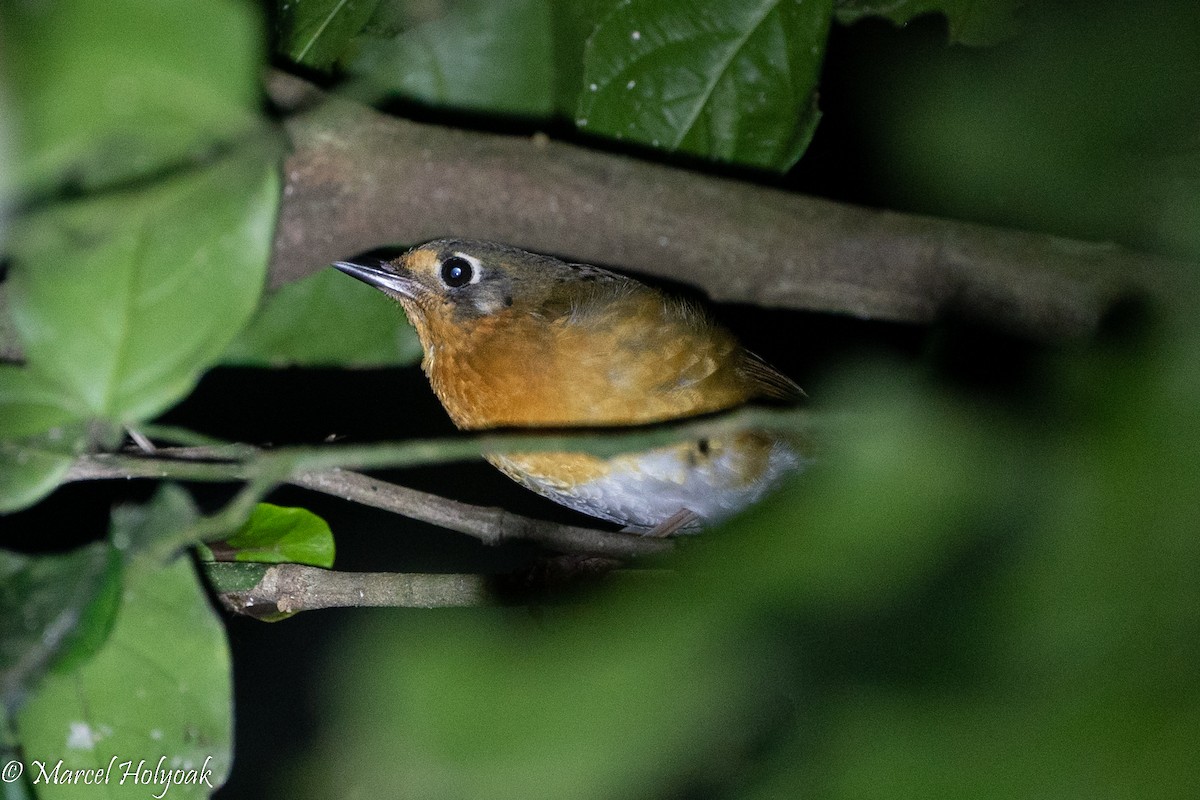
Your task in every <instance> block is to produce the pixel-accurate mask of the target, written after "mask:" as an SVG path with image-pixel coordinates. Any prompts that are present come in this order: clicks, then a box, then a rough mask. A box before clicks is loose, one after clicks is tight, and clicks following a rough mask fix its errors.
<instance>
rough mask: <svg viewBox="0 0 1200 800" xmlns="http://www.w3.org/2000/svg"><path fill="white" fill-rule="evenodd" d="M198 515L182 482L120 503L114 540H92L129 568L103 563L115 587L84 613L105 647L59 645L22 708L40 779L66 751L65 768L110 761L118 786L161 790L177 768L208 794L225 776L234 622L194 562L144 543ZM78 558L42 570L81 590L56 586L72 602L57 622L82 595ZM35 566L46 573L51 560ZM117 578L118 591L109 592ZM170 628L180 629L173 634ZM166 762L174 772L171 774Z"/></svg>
mask: <svg viewBox="0 0 1200 800" xmlns="http://www.w3.org/2000/svg"><path fill="white" fill-rule="evenodd" d="M194 515H195V510H194V509H193V508H192V507H191V503H190V501H189V500H188V498H187V495H186V493H184V492H183V490H181V489H179V488H177V487H165V488H164V490H163V491H162V492H160V494H159V495H158V497H157V498H156V500H155V501H154V502H153V503H151V504H149V505H147V506H146V507H133V508H117V509H115V510H114V511H113V520H112V530H111V535H110V542H109V543H108V544H107V545H97V546H94V547H93V548H91V550H92V551H97V550H98V551H100V553H101V556H100V563H101V564H104V563H105V560H106V557H105V554H106V555H107V558H108V559H109V560H112V559H116V560H117V561H118V562H119V563H120V564H121V567H120V571H119V572H117V573H115V574H114V573H113V572H112V571H111V570H109V571H107V572H106V573H104V574H105V575H106V577H107V580H105V581H104V582H103V583H102V584H101V589H103V590H104V591H100V592H97V595H96V600H94V601H92V602H93V604H100V605H102V606H105V609H104V611H103V612H99V613H92V614H90V615H88V614H83V615H81V617H80V621H79V622H77V623H76V626H77V628H78V633H77V634H76V635H77V636H83V637H86V638H88V639H91V640H92V645H93V647H94V652H92V653H90V654H89V655H90V657H88V658H78V657H77V658H74V659H70V660H67V659H65V658H63V657H60V658H59V659H58V660H57V661H56V662H55V663H54V668H53V669H52V670H51V671H49V672H46V673H45V674H43V675H40V676H36V677H38V678H39V680H38V682H37V684H36V691H35V692H34V693H33V694H32V696H31V697H30V698H29V700H28V701H27V702H25V703H24V704H23V705H21V707H20V710H19V712H18V713H17V715H16V726H17V730H19V731H20V735H21V741H22V744H23V747H24V752H25V757H26V761H27V763H28V765H29V766H28V769H29V771H30V773H29V776H28V777H29V779H30V780H34V781H35V782H36V781H37V778H38V777H40V775H37V774H35V770H36V769H37V767H36V764H37V763H38V762H41V763H43V764H45V765H46V768H47V770H48V771H49V772H52V771H53V769H54V767H55V765H56V764H57V763H58V761H59V760H60V759H61V760H62V762H63V766H62V770H64V771H65V770H95V769H106V768H107V769H109V770H110V772H109V773H108V780H107V782H106V784H105V790H104V791H105V793H106V794H107V795H108V796H120V797H145V796H146V795H147V794H149V793H151V792H152V793H154V794H159V793H161V792H163V791H164V790H165V786H164V782H165V781H168V780H173V781H175V782H176V783H177V784H181V785H174V784H173V785H171V786H170V792H171V795H172V796H175V797H207V796H208V795H209V793H210V789H211V788H215V787H218V786H220V785H221V783H222V782H223V781H224V780H225V776H226V774H227V773H228V771H229V765H230V762H231V757H232V753H231V746H232V742H233V718H232V706H231V702H230V692H231V686H230V669H229V649H228V646H227V645H226V643H225V634H224V630H223V629H222V626H221V624H220V622H219V621H218V619H217V617H216V615H215V614H214V613H213V611H212V609H211V608H210V607H209V605H208V603H207V601H206V599H205V596H204V588H203V586H202V585H201V584H200V582H199V580H198V576H197V574H196V571H195V569H194V568H193V567H192V565H191V563H189V562H188V561H187V559H179V558H176V559H173V560H172V561H171V562H170V563H168V564H162V563H159V562H158V561H157V560H155V559H153V558H152V557H150V556H149V555H148V554H147V550H146V549H145V546H146V545H147V544H149V543H151V542H153V541H154V540H155V539H157V538H159V537H160V536H162V535H163V534H164V533H167V532H170V531H172V530H175V529H178V528H181V527H182V526H184V525H186V524H187V522H188V519H189V517H192V516H194ZM85 554H86V553H85ZM85 554H80V555H85ZM71 560H74V559H70V558H69V559H66V560H63V559H60V560H59V561H58V563H57V564H56V567H57V568H58V569H59V572H60V574H59V575H58V576H57V580H55V581H53V583H50V582H48V581H46V576H43V587H42V588H43V590H44V591H48V592H56V591H62V589H63V588H64V587H66V588H68V589H69V591H70V593H67V592H63V593H62V594H59V595H58V596H57V597H55V598H54V599H55V600H56V601H57V603H58V605H60V606H65V607H64V608H63V609H62V610H61V611H59V612H58V614H57V616H56V619H55V622H61V621H63V620H64V619H65V617H64V614H65V613H66V612H68V611H70V610H71V604H75V603H78V601H79V593H78V591H77V590H75V589H74V587H72V583H73V582H74V581H73V580H72V579H73V577H74V576H73V575H72V574H71V572H69V571H68V569H69V568H70V566H71ZM93 560H94V559H93ZM37 561H39V562H44V561H45V557H43V558H42V559H38V560H37ZM30 569H32V570H37V571H40V572H43V573H44V572H45V571H46V564H45V563H35V564H34V565H32V566H31V567H30ZM47 584H49V585H47ZM114 585H116V586H119V590H118V592H117V594H118V596H119V599H117V598H114V597H112V596H111V594H109V593H108V589H109V587H114ZM112 606H116V607H115V608H112V609H111V610H109V608H110V607H112ZM114 617H115V620H114ZM110 627H111V631H109V630H108V628H110ZM50 629H51V630H53V629H54V625H53V624H52V625H51V626H50ZM32 632H33V631H30V630H28V629H26V633H32ZM168 632H169V634H170V636H169V638H167V637H165V636H164V634H166V633H168ZM64 743H65V746H64ZM160 757H161V759H162V760H161V761H160ZM143 760H145V761H146V762H147V763H146V764H144V765H143V764H141V763H140V762H142V761H143ZM125 761H132V764H130V765H125V763H124V762H125ZM110 763H112V764H114V766H111V767H110V766H109V765H110ZM130 769H132V772H133V773H136V777H134V776H132V775H130V774H129V773H130ZM156 771H159V772H166V773H169V774H170V775H172V776H174V777H172V778H165V777H160V776H157V775H155V772H156ZM60 774H61V773H60ZM147 783H149V784H150V786H151V788H150V790H148V787H147V785H146V784H147ZM36 786H37V789H36V790H37V793H38V797H45V798H56V797H75V796H78V792H79V789H78V787H77V786H75V785H73V784H71V783H62V784H59V783H56V782H54V781H50V782H46V781H40V782H37V783H36ZM86 788H87V789H90V790H93V791H94V790H96V787H94V786H91V787H86Z"/></svg>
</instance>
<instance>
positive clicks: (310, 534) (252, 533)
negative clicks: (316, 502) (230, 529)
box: [204, 503, 334, 569]
mask: <svg viewBox="0 0 1200 800" xmlns="http://www.w3.org/2000/svg"><path fill="white" fill-rule="evenodd" d="M204 550H207V551H208V552H207V554H206V556H205V557H206V558H207V559H208V560H216V558H218V557H220V560H222V561H231V560H232V561H253V562H260V563H266V564H283V563H291V564H308V565H310V566H314V567H324V568H325V569H329V568H330V567H332V566H333V554H334V545H333V532H332V531H330V530H329V524H328V523H327V522H325V520H323V519H321V518H320V517H318V516H317V515H316V514H314V513H312V512H311V511H309V510H308V509H306V508H285V507H283V506H276V505H272V504H270V503H259V504H258V505H257V506H255V508H254V513H253V514H251V515H250V519H248V520H247V521H246V524H245V525H243V526H242V528H241V530H239V531H238V532H237V533H235V534H234V535H233V536H230V537H229V538H228V539H226V540H225V541H223V542H220V543H216V542H214V543H211V544H210V545H209V546H208V547H205V548H204ZM228 556H232V558H230V557H228Z"/></svg>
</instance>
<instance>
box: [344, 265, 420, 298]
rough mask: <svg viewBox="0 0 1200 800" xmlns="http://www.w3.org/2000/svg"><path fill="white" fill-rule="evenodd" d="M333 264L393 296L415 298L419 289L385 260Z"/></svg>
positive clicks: (411, 280) (414, 282)
mask: <svg viewBox="0 0 1200 800" xmlns="http://www.w3.org/2000/svg"><path fill="white" fill-rule="evenodd" d="M333 266H334V268H335V269H339V270H341V271H342V272H344V273H346V274H347V275H350V276H352V277H355V278H358V279H359V280H360V281H362V282H363V283H366V284H369V285H371V286H374V287H375V288H376V289H380V290H382V291H383V292H384V294H388V295H391V296H393V297H398V298H416V296H417V292H418V291H419V289H420V286H419V285H418V284H417V282H416V281H415V280H414V279H412V278H410V277H407V276H405V275H400V274H399V273H397V272H396V271H395V270H393V269H392V268H390V267H389V266H388V265H387V263H386V262H377V263H375V264H356V263H355V262H353V261H335V262H334V264H333Z"/></svg>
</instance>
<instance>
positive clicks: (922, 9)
mask: <svg viewBox="0 0 1200 800" xmlns="http://www.w3.org/2000/svg"><path fill="white" fill-rule="evenodd" d="M1022 5H1023V0H898V2H897V0H834V9H833V11H834V15H835V16H836V17H837V21H838V22H840V23H842V24H843V25H850V24H852V23H855V22H858V21H859V20H860V19H863V18H864V17H883V18H885V19H889V20H891V21H892V22H894V23H896V24H897V25H904V24H906V23H907V22H909V21H910V20H912V19H915V18H916V17H919V16H921V15H922V14H942V15H943V16H945V17H946V21H947V22H948V23H949V26H950V41H951V42H957V43H959V44H966V45H977V46H984V45H992V44H998V43H999V42H1002V41H1004V40H1006V39H1009V38H1012V36H1013V35H1014V34H1016V32H1017V19H1016V12H1017V10H1018V9H1019V8H1020V7H1021V6H1022Z"/></svg>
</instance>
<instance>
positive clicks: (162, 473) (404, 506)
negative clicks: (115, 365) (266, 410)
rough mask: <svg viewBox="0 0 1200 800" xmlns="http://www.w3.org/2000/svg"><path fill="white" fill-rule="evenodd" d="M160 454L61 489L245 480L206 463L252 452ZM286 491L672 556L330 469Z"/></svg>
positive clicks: (574, 546)
mask: <svg viewBox="0 0 1200 800" xmlns="http://www.w3.org/2000/svg"><path fill="white" fill-rule="evenodd" d="M239 448H240V449H238V450H236V451H230V450H228V449H225V448H215V449H214V448H204V447H201V448H161V449H159V450H158V451H157V453H156V455H155V456H131V455H108V454H103V453H98V454H92V455H84V456H80V457H79V458H78V459H77V460H76V462H75V463H74V464H73V465H72V467H71V469H70V471H69V472H68V473H67V476H66V477H65V478H64V479H63V482H64V483H68V482H71V481H84V480H114V479H118V478H171V479H175V480H193V481H238V480H244V479H245V478H246V477H247V474H246V471H245V469H244V467H243V466H242V465H241V464H239V463H236V462H230V461H218V462H214V461H211V460H207V459H212V458H214V457H224V456H226V455H227V454H228V453H230V452H240V453H243V454H244V453H246V452H247V451H248V450H249V448H246V447H242V446H239ZM288 482H289V483H292V484H293V485H296V486H301V487H303V488H306V489H311V490H314V491H318V492H322V493H324V494H329V495H334V496H336V497H341V498H342V499H344V500H349V501H351V502H354V503H359V504H361V505H367V506H371V507H373V508H380V509H383V510H385V511H391V512H393V513H395V514H399V515H401V516H405V517H408V518H410V519H416V520H420V521H422V522H428V523H429V524H431V525H437V526H438V527H441V528H446V529H448V530H452V531H457V532H459V533H464V534H466V535H468V536H472V537H474V538H476V539H479V540H480V541H481V542H483V543H485V544H499V543H500V542H505V541H513V540H519V539H523V540H527V541H533V542H536V543H538V544H540V545H542V546H543V547H546V548H548V549H551V550H556V551H558V552H561V553H588V554H593V555H605V556H612V557H615V558H633V557H636V556H645V555H653V554H655V553H663V552H666V551H668V550H670V549H671V548H672V544H671V542H670V541H669V540H664V539H654V538H647V537H643V536H638V535H635V534H628V533H614V532H610V531H603V530H599V529H595V528H583V527H578V526H575V525H562V524H558V523H554V522H547V521H545V520H539V519H531V518H529V517H522V516H520V515H517V514H512V513H510V512H508V511H505V510H504V509H501V508H491V507H486V506H475V505H470V504H468V503H460V502H457V501H455V500H449V499H447V498H444V497H439V496H438V495H434V494H429V493H428V492H421V491H418V490H416V489H410V488H408V487H405V486H397V485H395V484H391V483H386V482H384V481H380V480H376V479H374V478H371V477H369V476H367V475H363V474H361V473H357V472H352V471H350V470H342V469H329V470H320V471H317V472H308V473H305V474H303V475H297V476H293V477H291V478H289V479H288Z"/></svg>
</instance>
